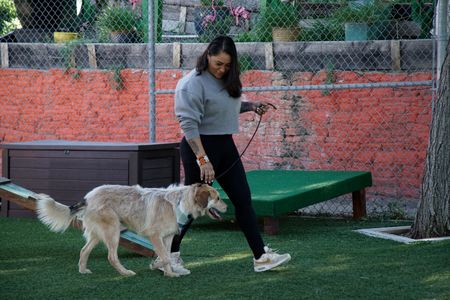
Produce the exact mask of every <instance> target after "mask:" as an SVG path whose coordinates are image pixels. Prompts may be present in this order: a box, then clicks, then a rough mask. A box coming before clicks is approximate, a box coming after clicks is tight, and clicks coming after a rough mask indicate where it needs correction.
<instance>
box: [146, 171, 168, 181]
mask: <svg viewBox="0 0 450 300" xmlns="http://www.w3.org/2000/svg"><path fill="white" fill-rule="evenodd" d="M142 177H143V179H144V180H150V179H160V178H171V177H172V168H159V169H150V170H144V171H143V176H142Z"/></svg>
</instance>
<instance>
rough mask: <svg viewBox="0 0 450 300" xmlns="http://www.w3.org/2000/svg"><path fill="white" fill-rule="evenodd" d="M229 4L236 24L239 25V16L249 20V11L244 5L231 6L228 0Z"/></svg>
mask: <svg viewBox="0 0 450 300" xmlns="http://www.w3.org/2000/svg"><path fill="white" fill-rule="evenodd" d="M229 4H230V13H231V15H232V16H233V17H234V19H235V20H236V26H238V25H239V18H242V19H244V20H250V12H249V11H248V10H247V9H246V8H245V7H243V6H236V7H234V8H233V7H232V6H231V1H230V2H229Z"/></svg>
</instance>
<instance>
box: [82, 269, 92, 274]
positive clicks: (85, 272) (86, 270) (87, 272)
mask: <svg viewBox="0 0 450 300" xmlns="http://www.w3.org/2000/svg"><path fill="white" fill-rule="evenodd" d="M79 271H80V273H81V274H92V272H91V270H89V269H84V270H79Z"/></svg>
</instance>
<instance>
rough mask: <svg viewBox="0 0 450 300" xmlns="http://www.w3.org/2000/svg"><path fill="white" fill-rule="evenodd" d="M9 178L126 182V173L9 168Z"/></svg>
mask: <svg viewBox="0 0 450 300" xmlns="http://www.w3.org/2000/svg"><path fill="white" fill-rule="evenodd" d="M10 177H11V178H14V179H15V180H21V179H39V178H41V179H42V178H45V179H48V180H53V179H57V180H84V181H89V180H105V181H127V180H128V172H126V171H124V170H102V169H95V170H91V169H56V168H55V169H53V168H11V170H10Z"/></svg>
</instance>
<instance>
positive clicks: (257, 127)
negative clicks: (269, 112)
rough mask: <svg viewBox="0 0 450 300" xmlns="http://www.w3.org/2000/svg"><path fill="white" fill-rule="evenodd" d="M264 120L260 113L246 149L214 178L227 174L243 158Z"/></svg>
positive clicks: (273, 106) (274, 107)
mask: <svg viewBox="0 0 450 300" xmlns="http://www.w3.org/2000/svg"><path fill="white" fill-rule="evenodd" d="M267 105H269V106H271V107H272V108H273V109H275V110H276V109H277V108H276V106H275V105H273V104H271V103H267ZM261 121H262V115H259V121H258V124H257V125H256V128H255V131H254V132H253V135H252V137H251V138H250V140H249V141H248V143H247V146H245V148H244V150H242V152H241V154H240V155H239V158H238V159H236V160H235V161H234V162H233V163H232V164H231V166H229V167H228V168H227V169H226V170H225V171H224V172H222V174H220V175H219V176H216V177H215V178H214V180H217V179H218V178H220V177H222V176H223V175H225V174H226V173H228V172H229V171H230V170H231V169H232V168H233V167H234V166H235V165H236V164H237V163H238V162H239V161H240V160H241V158H242V156H243V155H244V153H245V151H247V149H248V147H249V146H250V144H251V143H252V141H253V138H254V137H255V135H256V133H257V132H258V129H259V125H260V124H261Z"/></svg>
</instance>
